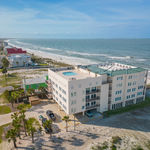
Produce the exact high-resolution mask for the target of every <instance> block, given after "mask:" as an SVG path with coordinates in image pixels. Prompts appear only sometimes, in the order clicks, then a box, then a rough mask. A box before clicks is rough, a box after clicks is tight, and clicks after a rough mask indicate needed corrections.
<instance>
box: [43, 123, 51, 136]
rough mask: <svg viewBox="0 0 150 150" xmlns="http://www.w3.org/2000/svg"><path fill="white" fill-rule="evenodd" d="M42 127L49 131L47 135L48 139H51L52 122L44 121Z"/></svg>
mask: <svg viewBox="0 0 150 150" xmlns="http://www.w3.org/2000/svg"><path fill="white" fill-rule="evenodd" d="M43 126H44V128H47V129H48V130H49V134H50V137H51V136H52V120H46V121H45V122H44V123H43Z"/></svg>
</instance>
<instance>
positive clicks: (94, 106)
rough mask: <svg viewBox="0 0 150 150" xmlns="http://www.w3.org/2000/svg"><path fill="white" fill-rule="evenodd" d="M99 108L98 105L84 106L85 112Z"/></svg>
mask: <svg viewBox="0 0 150 150" xmlns="http://www.w3.org/2000/svg"><path fill="white" fill-rule="evenodd" d="M99 106H100V104H96V105H92V106H86V110H89V109H94V108H97V107H99Z"/></svg>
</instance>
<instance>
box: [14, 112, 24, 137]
mask: <svg viewBox="0 0 150 150" xmlns="http://www.w3.org/2000/svg"><path fill="white" fill-rule="evenodd" d="M11 119H12V126H13V127H14V129H16V131H17V135H18V136H19V138H21V137H20V130H21V127H22V125H21V118H20V116H19V113H18V112H15V113H14V114H12V115H11Z"/></svg>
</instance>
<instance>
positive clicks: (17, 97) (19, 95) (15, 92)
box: [11, 91, 22, 103]
mask: <svg viewBox="0 0 150 150" xmlns="http://www.w3.org/2000/svg"><path fill="white" fill-rule="evenodd" d="M21 95H22V91H21V92H20V91H13V92H11V96H12V97H13V98H14V99H15V100H16V101H17V103H18V99H19V97H21Z"/></svg>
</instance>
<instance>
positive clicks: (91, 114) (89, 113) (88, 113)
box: [85, 110, 93, 117]
mask: <svg viewBox="0 0 150 150" xmlns="http://www.w3.org/2000/svg"><path fill="white" fill-rule="evenodd" d="M85 114H86V115H87V116H88V117H93V113H92V112H91V111H90V110H89V111H87V112H85Z"/></svg>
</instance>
